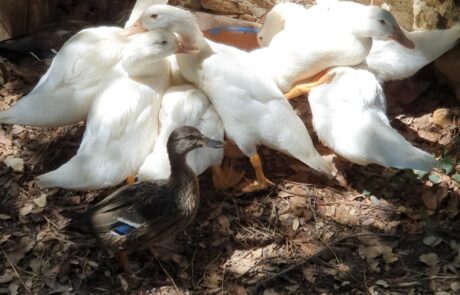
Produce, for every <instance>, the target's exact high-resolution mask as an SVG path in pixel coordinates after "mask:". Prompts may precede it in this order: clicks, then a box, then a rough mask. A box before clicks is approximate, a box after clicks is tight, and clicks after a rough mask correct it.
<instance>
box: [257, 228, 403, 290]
mask: <svg viewBox="0 0 460 295" xmlns="http://www.w3.org/2000/svg"><path fill="white" fill-rule="evenodd" d="M366 236H383V237H393V238H394V237H397V236H396V235H390V234H372V233H371V234H357V235H351V236H347V237H344V238H341V239H339V240H337V241H334V242H333V243H332V244H330V245H329V246H328V247H326V246H324V247H322V249H320V250H318V251H317V252H316V253H315V254H313V255H312V256H310V257H308V258H306V259H304V260H302V261H300V262H297V263H295V264H293V265H291V266H289V267H286V268H285V269H283V270H282V271H280V272H278V273H276V274H274V275H272V276H271V277H268V278H266V279H264V280H262V281H261V282H259V283H258V284H257V285H256V289H259V288H261V287H263V286H265V285H266V284H267V283H269V282H271V281H273V280H274V279H276V278H278V277H280V276H283V275H285V274H287V273H288V272H291V271H292V270H294V269H296V268H298V267H301V266H303V265H305V264H307V262H309V261H311V260H313V259H315V258H317V257H318V256H320V255H321V254H322V253H323V251H324V250H328V249H331V248H332V247H334V246H335V245H337V244H340V243H342V242H343V241H345V240H348V239H354V238H359V237H366ZM323 243H324V242H323Z"/></svg>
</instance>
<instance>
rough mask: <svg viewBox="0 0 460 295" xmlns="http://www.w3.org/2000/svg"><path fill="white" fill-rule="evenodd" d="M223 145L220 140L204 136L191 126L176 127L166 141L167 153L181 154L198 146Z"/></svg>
mask: <svg viewBox="0 0 460 295" xmlns="http://www.w3.org/2000/svg"><path fill="white" fill-rule="evenodd" d="M224 145H225V144H224V143H223V142H221V141H218V140H214V139H211V138H208V137H206V136H204V135H203V134H201V132H200V131H198V129H196V128H194V127H191V126H182V127H179V128H176V129H175V130H174V131H173V132H172V133H171V135H170V136H169V138H168V143H167V147H168V153H169V155H181V156H185V155H186V154H187V153H188V152H190V151H192V150H194V149H197V148H200V147H210V148H223V147H224Z"/></svg>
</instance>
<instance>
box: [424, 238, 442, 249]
mask: <svg viewBox="0 0 460 295" xmlns="http://www.w3.org/2000/svg"><path fill="white" fill-rule="evenodd" d="M441 242H442V239H440V238H438V237H435V236H427V237H425V238H424V239H423V243H424V244H425V245H427V246H430V247H436V246H437V245H439V244H441Z"/></svg>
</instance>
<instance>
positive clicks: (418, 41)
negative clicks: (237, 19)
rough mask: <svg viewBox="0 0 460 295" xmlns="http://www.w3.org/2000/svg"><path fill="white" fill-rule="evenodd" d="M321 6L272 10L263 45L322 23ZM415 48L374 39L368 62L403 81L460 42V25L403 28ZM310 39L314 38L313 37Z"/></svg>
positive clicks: (287, 5) (286, 5) (379, 73)
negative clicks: (422, 28)
mask: <svg viewBox="0 0 460 295" xmlns="http://www.w3.org/2000/svg"><path fill="white" fill-rule="evenodd" d="M320 8H321V5H314V6H312V7H310V8H308V9H304V8H303V7H302V6H300V5H298V4H294V3H280V4H277V5H275V6H274V7H273V9H272V10H270V11H269V13H268V14H267V16H266V18H265V22H264V25H263V26H262V28H261V29H260V31H259V33H258V42H259V45H260V46H263V47H266V46H269V44H270V42H271V40H272V39H273V37H274V36H275V35H276V34H278V33H279V32H281V31H283V30H285V29H286V30H292V27H294V28H295V27H296V26H299V24H300V23H302V27H307V26H308V25H309V24H310V25H311V24H313V25H314V24H315V23H317V22H318V17H321V15H322V14H321V13H324V11H323V12H321V10H320ZM402 31H403V32H404V35H406V36H407V38H408V39H410V40H411V41H412V42H413V43H414V46H415V48H413V49H410V48H407V47H405V46H401V44H399V43H398V42H396V41H394V40H392V39H387V40H380V39H374V40H373V42H372V47H371V50H370V52H369V55H368V56H367V57H366V64H367V66H368V68H369V69H371V70H372V71H373V72H374V73H376V75H377V76H378V77H379V78H380V79H382V80H383V81H391V80H400V79H404V78H408V77H410V76H412V75H414V74H415V73H416V72H417V71H419V70H420V69H421V68H423V67H424V66H426V65H427V64H429V63H430V62H432V61H434V60H435V59H437V58H438V57H439V56H441V55H442V54H443V53H445V52H446V51H448V50H449V49H451V48H452V47H453V46H455V44H457V42H458V39H459V38H460V26H459V25H456V26H453V27H452V28H450V29H447V30H420V31H414V32H407V31H405V30H402ZM309 40H310V39H309Z"/></svg>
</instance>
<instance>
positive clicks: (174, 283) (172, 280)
mask: <svg viewBox="0 0 460 295" xmlns="http://www.w3.org/2000/svg"><path fill="white" fill-rule="evenodd" d="M155 259H156V261H157V262H158V264H159V265H160V267H161V269H162V270H163V271H164V272H165V274H166V276H167V277H168V278H169V279H170V280H171V282H172V283H173V285H174V288H176V291H177V292H178V293H180V294H183V292H181V290H179V288H178V287H177V285H176V282H174V279H173V278H172V277H171V276H170V275H169V273H168V271H167V270H166V269H165V268H164V267H163V264H161V262H160V260H159V259H158V258H157V257H155Z"/></svg>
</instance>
